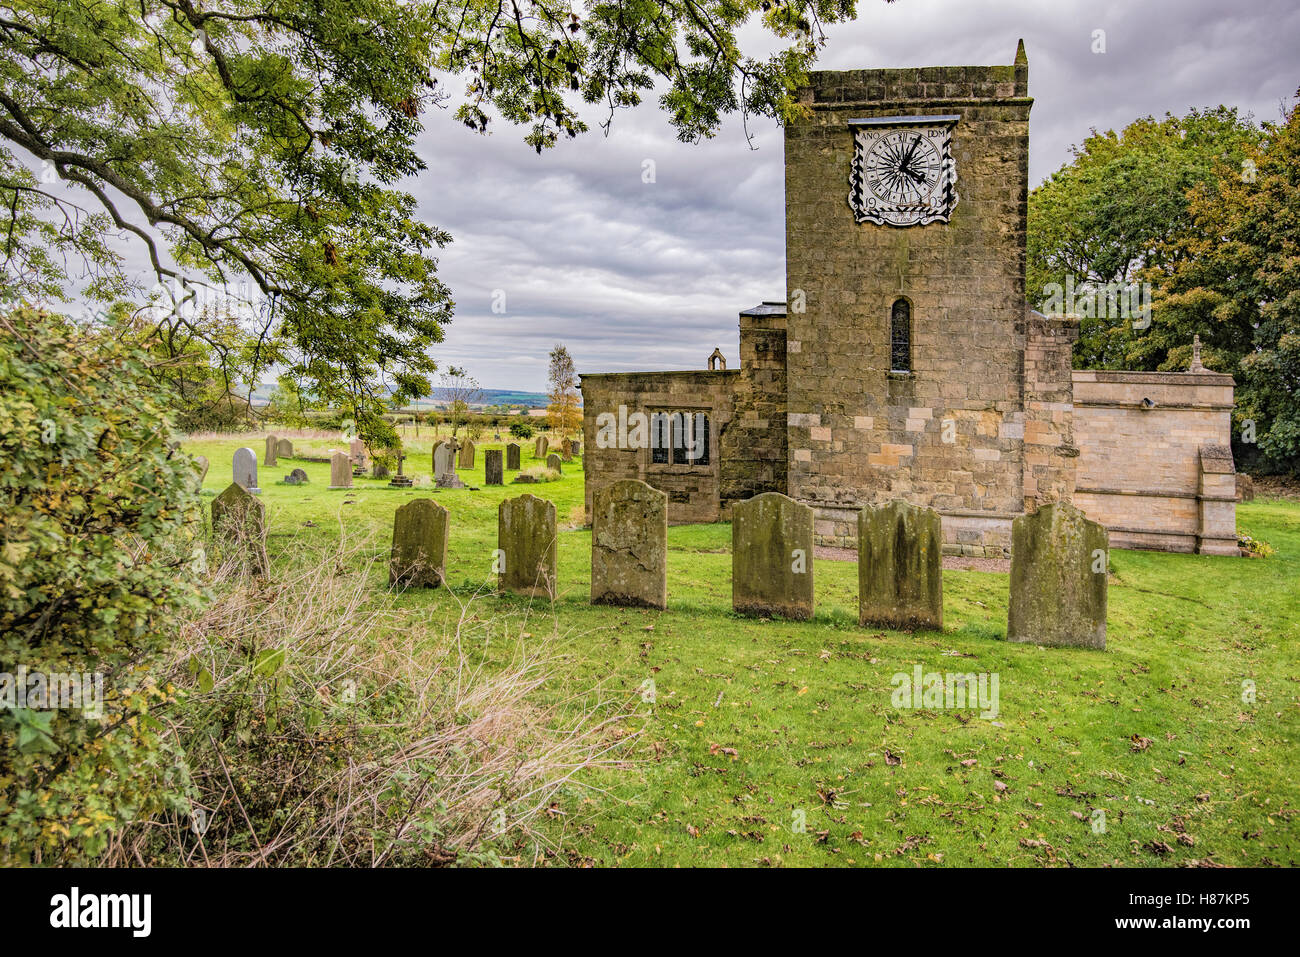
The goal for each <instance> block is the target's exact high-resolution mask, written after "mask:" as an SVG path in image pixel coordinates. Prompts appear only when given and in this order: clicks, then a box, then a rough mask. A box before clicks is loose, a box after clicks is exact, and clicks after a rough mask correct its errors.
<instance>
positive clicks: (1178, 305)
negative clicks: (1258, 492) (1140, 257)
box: [1143, 94, 1300, 473]
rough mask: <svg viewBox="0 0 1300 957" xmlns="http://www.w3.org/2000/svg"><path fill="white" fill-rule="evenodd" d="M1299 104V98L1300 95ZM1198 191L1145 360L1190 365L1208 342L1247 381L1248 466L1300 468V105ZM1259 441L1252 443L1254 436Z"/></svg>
mask: <svg viewBox="0 0 1300 957" xmlns="http://www.w3.org/2000/svg"><path fill="white" fill-rule="evenodd" d="M1298 97H1300V94H1298ZM1265 132H1266V134H1267V138H1266V139H1265V140H1264V141H1263V142H1262V143H1261V144H1260V145H1259V146H1256V147H1252V148H1251V149H1249V150H1248V153H1247V156H1246V163H1245V165H1244V167H1243V165H1242V164H1241V163H1235V164H1233V163H1224V164H1223V165H1222V166H1221V167H1220V169H1219V176H1218V178H1217V179H1216V180H1215V181H1214V182H1212V183H1206V184H1203V185H1201V186H1200V187H1198V188H1197V189H1195V190H1193V191H1192V193H1191V197H1190V205H1189V212H1190V219H1191V223H1190V228H1188V229H1187V230H1185V231H1184V232H1183V233H1182V234H1181V235H1180V236H1178V237H1176V239H1175V240H1174V241H1173V242H1172V243H1171V246H1172V247H1173V252H1172V255H1171V259H1173V260H1174V262H1175V265H1174V267H1173V268H1172V270H1171V273H1170V276H1169V279H1168V281H1167V282H1166V283H1165V285H1164V289H1163V295H1162V296H1160V297H1159V298H1158V299H1157V301H1156V308H1155V314H1154V320H1153V323H1152V328H1151V330H1150V333H1151V334H1150V336H1149V337H1148V339H1147V340H1146V341H1144V342H1143V347H1144V348H1143V358H1144V359H1145V360H1146V361H1148V362H1152V363H1155V362H1160V363H1161V365H1160V366H1159V367H1160V368H1173V369H1185V368H1187V362H1188V359H1189V352H1190V349H1189V346H1188V343H1190V342H1191V340H1192V337H1193V336H1194V335H1199V336H1200V337H1201V340H1202V342H1203V343H1204V346H1205V351H1204V354H1203V357H1202V359H1203V361H1204V362H1205V364H1206V365H1207V366H1209V367H1210V368H1212V369H1216V370H1219V371H1222V372H1229V373H1232V374H1233V375H1234V376H1236V378H1237V382H1238V390H1237V405H1236V409H1235V410H1234V413H1233V415H1234V419H1235V426H1236V427H1235V428H1234V430H1233V432H1234V435H1233V446H1234V452H1235V453H1236V456H1237V459H1238V461H1239V463H1242V464H1245V465H1247V466H1252V465H1253V466H1255V467H1258V468H1261V469H1264V470H1286V471H1289V472H1293V473H1294V472H1297V471H1300V98H1298V99H1297V101H1296V103H1294V104H1293V105H1292V107H1291V111H1290V113H1289V114H1288V116H1287V118H1286V120H1285V122H1284V123H1282V124H1280V125H1272V124H1270V125H1268V126H1267V127H1266V129H1265ZM1251 438H1253V439H1254V441H1247V440H1248V439H1251Z"/></svg>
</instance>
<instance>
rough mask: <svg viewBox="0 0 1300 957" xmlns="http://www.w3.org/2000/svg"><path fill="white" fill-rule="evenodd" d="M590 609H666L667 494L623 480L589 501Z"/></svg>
mask: <svg viewBox="0 0 1300 957" xmlns="http://www.w3.org/2000/svg"><path fill="white" fill-rule="evenodd" d="M591 603H592V604H593V605H630V606H633V607H642V608H666V607H667V605H668V494H667V493H666V492H661V491H659V489H656V488H651V487H650V486H649V485H647V484H646V483H645V482H638V481H637V480H635V479H623V480H622V481H618V482H612V483H610V484H609V485H602V486H600V487H598V488H597V489H596V491H595V492H594V494H593V495H592V507H591Z"/></svg>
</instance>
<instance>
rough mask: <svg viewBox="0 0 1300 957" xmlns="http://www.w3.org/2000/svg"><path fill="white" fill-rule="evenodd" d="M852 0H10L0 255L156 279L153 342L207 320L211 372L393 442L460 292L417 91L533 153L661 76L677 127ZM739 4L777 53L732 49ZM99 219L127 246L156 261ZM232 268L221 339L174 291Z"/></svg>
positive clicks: (200, 295)
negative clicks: (434, 205) (441, 253)
mask: <svg viewBox="0 0 1300 957" xmlns="http://www.w3.org/2000/svg"><path fill="white" fill-rule="evenodd" d="M854 3H855V0H630V2H624V0H619V2H613V3H611V2H604V0H592V2H589V3H588V4H587V5H586V6H585V7H575V6H572V5H571V4H570V3H569V2H567V0H563V2H561V0H452V2H444V0H346V2H345V0H204V2H199V0H133V2H130V3H127V2H123V0H15V2H13V3H10V4H9V5H7V6H6V7H5V8H4V10H3V11H2V12H0V42H3V44H4V52H5V55H4V57H3V58H0V201H2V205H0V210H3V211H2V212H0V216H3V217H5V222H4V223H3V226H4V228H3V229H0V248H2V249H3V251H4V259H5V269H6V272H5V275H6V279H7V282H8V284H9V285H10V286H12V287H14V290H15V291H16V292H17V293H18V294H20V295H23V296H26V297H28V298H30V299H34V300H36V299H52V298H57V297H59V296H60V295H64V294H67V293H68V292H69V284H70V282H71V281H74V280H75V281H79V282H81V283H82V284H83V286H84V292H85V293H86V294H87V295H90V296H93V297H98V298H100V299H102V300H104V301H114V300H118V299H130V300H132V301H134V302H136V304H137V305H139V304H140V302H139V300H140V299H141V298H147V299H148V300H149V303H148V306H149V309H148V316H149V318H150V319H151V321H153V322H154V323H155V324H156V325H157V327H158V329H159V333H160V340H161V341H163V342H164V343H167V344H168V345H170V346H175V345H177V339H178V333H181V334H180V335H179V339H181V340H186V339H189V338H191V337H193V338H198V339H202V340H204V341H205V342H206V343H207V345H208V347H209V348H210V349H211V350H212V354H211V355H210V356H209V359H210V361H211V362H212V364H213V366H214V368H217V369H218V370H219V371H220V373H221V377H222V379H223V380H225V381H226V382H228V383H230V384H232V385H235V386H238V385H239V384H240V383H252V382H257V381H260V378H259V376H260V374H261V373H263V372H265V371H266V370H268V369H270V368H272V367H276V368H278V369H279V370H281V371H283V372H285V373H286V374H288V375H292V376H294V377H295V378H296V379H298V380H300V381H301V383H302V388H304V389H309V390H310V392H311V394H312V395H313V397H314V398H315V399H316V400H318V401H319V402H321V403H324V404H328V405H332V406H334V407H342V408H345V409H346V410H347V411H348V412H349V413H350V414H351V416H352V417H353V418H354V419H355V420H356V421H357V422H358V425H359V427H360V429H361V432H362V434H363V435H366V436H367V437H368V438H371V439H373V440H377V441H378V444H386V443H387V442H390V441H391V440H392V438H393V437H392V436H391V435H389V434H388V433H389V432H390V431H391V427H390V426H389V425H388V424H387V423H386V422H385V421H384V420H383V418H382V412H383V411H384V410H385V409H386V408H388V407H389V406H391V405H394V404H395V405H402V404H405V403H406V402H407V401H409V400H410V399H412V398H415V397H418V396H421V395H425V394H427V393H428V391H429V385H430V377H431V376H432V374H433V373H434V372H435V371H436V363H435V361H434V359H433V358H432V357H431V355H430V347H432V346H434V345H435V344H436V343H438V342H439V341H440V340H441V337H442V328H443V326H444V325H445V324H446V323H447V322H448V321H450V319H451V315H452V306H453V304H452V300H451V295H450V292H449V290H448V289H447V288H446V287H445V286H444V285H443V284H442V282H441V281H440V280H439V279H438V277H437V273H436V267H437V260H436V253H437V250H438V249H439V248H440V247H442V246H444V245H445V244H446V243H447V242H448V241H450V238H451V237H450V236H449V235H448V234H447V233H446V232H444V231H443V230H441V229H439V228H437V227H436V226H433V225H430V224H428V223H425V222H423V221H422V220H421V219H420V218H419V217H418V215H417V212H416V208H415V201H414V199H413V198H412V197H411V195H410V194H409V193H407V192H405V191H404V190H403V189H401V188H400V184H401V182H402V181H403V180H404V179H406V178H408V177H412V176H415V175H417V174H418V173H419V172H420V171H421V170H422V169H423V168H424V164H423V162H422V161H421V159H420V157H419V155H418V153H417V150H416V143H415V140H416V136H417V134H418V133H419V132H420V130H421V129H422V123H423V122H424V120H425V117H426V116H427V115H429V112H430V110H431V108H437V109H443V110H446V111H447V112H448V113H449V114H450V115H451V116H454V117H455V118H456V119H458V120H459V121H460V122H463V123H465V124H467V125H469V126H472V127H474V128H475V129H478V130H481V131H486V130H487V128H488V125H489V122H490V121H491V120H492V119H493V117H501V118H504V119H505V120H507V121H509V122H510V123H515V124H523V125H525V126H527V127H528V132H527V133H526V136H525V138H526V140H527V142H528V143H529V144H530V145H532V146H533V147H534V148H536V149H537V150H538V151H541V150H542V149H544V148H546V147H548V146H550V145H553V144H554V143H555V142H556V141H557V139H558V137H559V136H560V135H565V136H570V137H572V136H577V135H578V134H579V133H581V132H583V131H584V130H586V129H587V124H586V123H585V122H584V121H583V120H582V119H581V118H580V117H579V115H578V110H579V109H580V108H582V106H583V104H600V105H601V107H602V108H606V109H608V110H609V111H610V112H609V114H608V116H607V119H606V121H605V124H604V125H606V127H607V126H608V121H609V120H608V117H609V116H612V114H613V111H614V110H617V109H619V108H625V107H632V106H635V105H637V104H638V103H639V102H640V101H641V99H642V97H643V95H644V94H645V93H646V92H647V91H649V90H651V89H652V88H654V87H655V84H656V83H658V84H659V85H660V89H661V90H662V95H661V97H660V105H661V106H662V107H663V109H665V110H666V111H667V113H668V116H669V119H670V121H671V122H672V124H673V125H674V127H675V128H676V129H677V131H678V134H679V135H680V136H681V137H682V138H683V139H687V140H690V139H696V138H699V137H703V136H710V135H712V134H713V133H714V132H715V131H716V130H717V128H718V126H719V124H720V122H721V121H722V118H723V117H724V116H725V115H726V114H728V113H732V112H737V111H739V112H741V113H744V114H745V115H747V116H748V115H764V116H772V117H777V118H784V117H788V116H790V115H792V114H793V113H794V112H795V111H796V110H797V109H798V107H797V105H796V103H795V100H794V91H795V89H796V87H797V86H798V84H799V82H800V81H801V80H802V79H803V77H804V71H805V69H806V68H807V67H808V66H809V64H811V63H812V61H813V60H814V58H815V56H816V54H817V51H818V49H819V47H820V45H821V44H822V43H823V42H824V37H823V35H822V27H823V25H824V24H826V23H832V22H836V21H840V20H846V19H851V18H852V17H853V15H854ZM755 21H757V22H759V23H761V24H762V26H763V27H764V28H765V30H766V33H767V35H768V37H769V41H770V39H771V38H775V40H776V45H777V47H778V49H777V51H776V52H775V53H773V54H771V55H770V56H766V57H757V56H751V55H747V54H746V53H744V52H743V51H742V50H741V47H740V43H739V41H738V39H737V34H738V32H739V31H740V29H741V28H742V27H744V26H746V25H747V24H751V23H752V22H755ZM450 77H459V78H461V79H462V80H463V81H464V84H465V85H464V90H463V92H462V93H453V92H451V91H450V90H447V89H445V87H446V86H448V84H447V83H445V82H443V81H444V80H445V79H447V78H450ZM113 233H120V234H124V235H126V236H128V237H130V238H132V239H133V240H135V241H136V242H138V243H139V244H140V245H141V246H142V247H143V249H144V250H145V252H146V253H147V255H148V258H149V262H150V264H151V270H152V275H151V276H150V277H149V278H148V279H145V280H141V279H140V278H139V277H137V276H132V275H131V274H130V273H129V271H128V269H127V268H126V264H125V262H124V259H123V253H122V247H121V246H120V245H119V244H114V243H112V242H110V241H109V239H110V237H111V236H112V234H113ZM78 259H79V260H80V262H81V263H82V265H83V267H84V275H82V276H79V277H77V276H74V277H69V276H68V275H67V274H66V271H67V263H68V262H69V261H75V260H78ZM241 283H242V284H247V288H246V289H245V290H244V291H243V292H234V293H233V294H234V295H236V296H238V297H239V298H240V299H241V302H242V305H243V306H244V307H245V314H244V315H243V316H242V317H241V324H240V326H239V329H240V330H241V331H242V333H243V335H241V336H240V337H238V340H237V341H235V342H231V341H229V338H228V337H227V336H223V335H221V334H219V333H218V332H214V331H213V329H212V328H211V327H210V324H209V323H208V322H205V321H204V317H205V316H206V315H207V314H208V310H207V308H206V305H207V304H208V303H207V302H201V305H203V307H204V308H200V309H199V310H198V311H197V314H187V306H186V304H187V303H190V304H192V303H194V302H195V301H196V300H210V299H211V298H213V297H218V298H220V297H225V296H227V295H231V294H232V290H239V289H240V285H241ZM146 287H147V288H146ZM220 311H221V312H223V313H227V314H231V313H233V312H234V311H233V310H228V309H222V310H220ZM179 348H181V349H182V350H183V349H185V348H187V346H185V345H180V346H179Z"/></svg>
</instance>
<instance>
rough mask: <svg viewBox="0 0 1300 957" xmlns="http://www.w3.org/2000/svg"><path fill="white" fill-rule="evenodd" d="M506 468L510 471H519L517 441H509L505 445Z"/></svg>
mask: <svg viewBox="0 0 1300 957" xmlns="http://www.w3.org/2000/svg"><path fill="white" fill-rule="evenodd" d="M506 468H508V469H510V470H511V471H512V472H517V471H519V443H517V442H511V443H510V444H509V445H507V446H506Z"/></svg>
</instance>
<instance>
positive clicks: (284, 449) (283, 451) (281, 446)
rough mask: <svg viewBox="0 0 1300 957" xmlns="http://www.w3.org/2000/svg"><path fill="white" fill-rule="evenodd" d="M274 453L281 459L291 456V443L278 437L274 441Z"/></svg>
mask: <svg viewBox="0 0 1300 957" xmlns="http://www.w3.org/2000/svg"><path fill="white" fill-rule="evenodd" d="M275 454H276V455H277V456H279V457H280V458H282V459H291V458H293V443H292V442H290V441H289V440H288V439H280V440H279V441H278V442H276V443H275Z"/></svg>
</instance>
